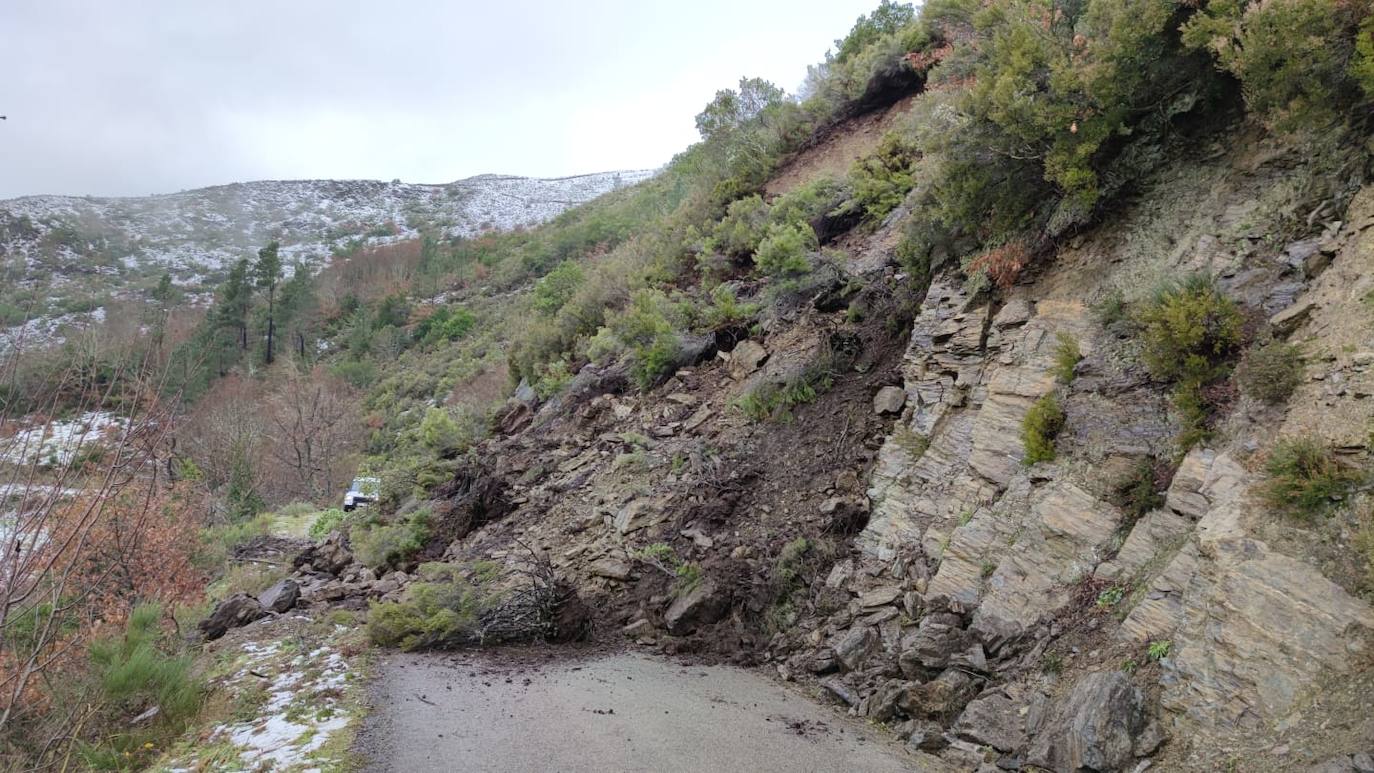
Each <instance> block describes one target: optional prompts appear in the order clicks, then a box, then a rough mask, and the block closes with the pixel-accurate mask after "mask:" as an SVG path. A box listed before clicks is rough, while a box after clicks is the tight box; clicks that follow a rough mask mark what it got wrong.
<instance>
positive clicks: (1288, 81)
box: [1183, 0, 1369, 129]
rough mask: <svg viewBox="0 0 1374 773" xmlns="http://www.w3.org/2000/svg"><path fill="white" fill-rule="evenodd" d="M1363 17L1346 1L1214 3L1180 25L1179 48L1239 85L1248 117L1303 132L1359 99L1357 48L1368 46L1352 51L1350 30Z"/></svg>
mask: <svg viewBox="0 0 1374 773" xmlns="http://www.w3.org/2000/svg"><path fill="white" fill-rule="evenodd" d="M1368 13H1369V11H1368V7H1367V5H1366V4H1363V3H1354V2H1347V1H1346V0H1266V1H1265V2H1244V1H1243V0H1220V1H1217V2H1210V3H1207V4H1206V5H1205V6H1203V7H1202V8H1201V9H1200V10H1199V12H1198V13H1196V14H1194V15H1193V17H1192V18H1191V19H1189V20H1188V22H1187V23H1186V24H1184V25H1183V40H1184V42H1185V43H1186V44H1187V45H1189V46H1192V47H1194V48H1206V49H1208V50H1210V51H1211V52H1212V54H1213V55H1214V56H1216V58H1217V66H1219V67H1220V68H1222V69H1223V70H1226V71H1227V72H1229V73H1231V74H1232V75H1234V76H1236V78H1238V79H1239V80H1240V82H1241V87H1242V88H1243V89H1244V92H1245V101H1246V102H1247V103H1248V105H1249V107H1250V109H1251V110H1253V111H1255V112H1257V113H1259V114H1261V115H1263V116H1265V117H1266V118H1267V119H1269V120H1270V121H1272V122H1273V123H1274V124H1275V125H1276V126H1278V127H1280V128H1282V129H1301V128H1305V127H1309V126H1312V125H1320V124H1325V123H1330V122H1331V121H1334V120H1338V119H1339V118H1340V117H1341V112H1342V108H1343V107H1349V106H1351V105H1352V104H1353V103H1354V102H1355V100H1356V99H1358V96H1357V94H1358V89H1357V88H1356V86H1357V84H1359V83H1361V82H1362V81H1363V79H1364V71H1363V69H1362V68H1363V67H1366V66H1368V61H1367V60H1366V59H1364V58H1363V57H1362V56H1361V55H1360V54H1361V53H1362V51H1363V50H1364V49H1363V48H1359V46H1360V45H1364V46H1368V45H1369V44H1368V43H1365V42H1364V41H1360V42H1359V44H1357V39H1356V38H1357V35H1356V29H1357V26H1358V25H1359V24H1360V22H1361V19H1362V17H1366V16H1367V14H1368ZM1368 27H1369V23H1368V20H1367V18H1366V19H1365V27H1364V29H1362V30H1361V32H1362V33H1363V32H1364V31H1365V30H1367V29H1368Z"/></svg>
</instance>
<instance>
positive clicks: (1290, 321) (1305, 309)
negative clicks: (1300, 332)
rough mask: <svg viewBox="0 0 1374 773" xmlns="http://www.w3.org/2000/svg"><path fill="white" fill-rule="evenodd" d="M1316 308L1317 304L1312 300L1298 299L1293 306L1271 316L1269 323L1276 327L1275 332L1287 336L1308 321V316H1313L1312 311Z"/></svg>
mask: <svg viewBox="0 0 1374 773" xmlns="http://www.w3.org/2000/svg"><path fill="white" fill-rule="evenodd" d="M1316 308H1317V305H1316V304H1315V303H1313V302H1312V301H1307V300H1304V301H1298V302H1296V303H1294V304H1293V305H1292V306H1289V307H1288V308H1286V309H1284V310H1283V311H1280V312H1279V313H1278V314H1275V315H1274V316H1272V317H1270V318H1269V324H1270V326H1271V327H1273V328H1274V333H1275V334H1277V335H1279V336H1280V337H1285V338H1286V337H1288V336H1290V335H1292V334H1293V332H1294V331H1295V330H1297V329H1298V328H1299V327H1301V326H1302V324H1303V323H1304V322H1306V321H1307V318H1308V317H1310V316H1312V312H1313V311H1314V310H1315V309H1316Z"/></svg>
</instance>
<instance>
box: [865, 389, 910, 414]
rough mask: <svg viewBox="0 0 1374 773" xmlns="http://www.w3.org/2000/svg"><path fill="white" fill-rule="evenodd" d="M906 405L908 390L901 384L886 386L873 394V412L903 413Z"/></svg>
mask: <svg viewBox="0 0 1374 773" xmlns="http://www.w3.org/2000/svg"><path fill="white" fill-rule="evenodd" d="M904 405H906V390H904V389H902V388H901V387H899V386H885V387H883V388H882V389H879V390H878V394H876V395H874V396H873V412H874V413H876V414H879V415H881V414H885V413H901V411H902V406H904Z"/></svg>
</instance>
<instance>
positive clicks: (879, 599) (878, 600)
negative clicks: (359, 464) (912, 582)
mask: <svg viewBox="0 0 1374 773" xmlns="http://www.w3.org/2000/svg"><path fill="white" fill-rule="evenodd" d="M901 597H902V589H901V588H899V587H897V586H895V585H889V586H886V587H883V588H874V589H873V590H870V591H867V592H865V593H863V594H861V595H860V596H859V606H861V607H863V608H865V609H869V608H872V607H884V606H887V605H888V604H891V603H893V602H895V601H896V600H897V599H899V598H901Z"/></svg>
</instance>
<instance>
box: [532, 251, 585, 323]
mask: <svg viewBox="0 0 1374 773" xmlns="http://www.w3.org/2000/svg"><path fill="white" fill-rule="evenodd" d="M585 279H586V277H585V276H584V274H583V272H582V267H581V266H579V265H578V264H577V263H575V262H573V261H570V260H565V261H563V262H562V263H559V264H558V265H557V266H554V268H553V270H552V271H550V272H549V273H547V274H545V275H544V277H543V278H542V279H540V280H539V281H538V282H537V283H535V285H534V292H533V294H532V297H533V304H534V308H535V309H536V310H537V311H541V312H543V313H545V314H555V313H557V312H558V310H559V309H561V308H563V306H564V305H566V304H567V302H568V301H569V300H571V299H572V297H573V295H574V294H575V293H576V292H577V288H579V287H581V286H582V282H583V281H585Z"/></svg>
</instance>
